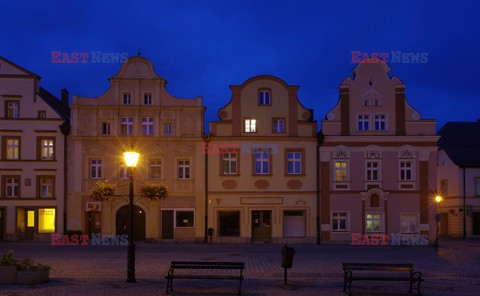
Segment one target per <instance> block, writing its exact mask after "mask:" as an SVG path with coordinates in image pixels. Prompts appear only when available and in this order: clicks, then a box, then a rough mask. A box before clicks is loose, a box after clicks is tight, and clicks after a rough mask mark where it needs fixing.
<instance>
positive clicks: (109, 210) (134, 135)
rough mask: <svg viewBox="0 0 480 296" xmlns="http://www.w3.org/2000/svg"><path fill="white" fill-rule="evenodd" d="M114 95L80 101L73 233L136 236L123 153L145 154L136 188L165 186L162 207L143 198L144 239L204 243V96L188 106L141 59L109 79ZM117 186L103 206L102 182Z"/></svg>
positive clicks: (75, 108)
mask: <svg viewBox="0 0 480 296" xmlns="http://www.w3.org/2000/svg"><path fill="white" fill-rule="evenodd" d="M109 81H110V84H111V85H110V88H109V89H108V90H107V91H106V92H105V93H104V94H102V95H100V96H99V97H96V98H86V97H80V96H74V97H73V104H72V106H71V113H72V133H71V137H70V141H71V145H70V146H69V147H71V150H69V158H68V164H69V168H70V174H71V183H70V185H71V186H70V187H69V193H68V194H69V205H68V213H69V216H68V222H69V223H68V227H69V229H70V230H77V231H81V232H83V233H86V234H89V235H90V234H91V233H102V234H107V235H112V234H113V235H115V234H120V235H121V234H127V233H128V227H129V226H128V199H127V198H126V196H127V195H128V178H129V173H128V170H127V168H126V167H125V165H124V160H123V155H122V153H123V152H124V151H125V150H128V149H130V148H131V147H134V149H135V150H136V151H137V152H139V153H140V158H139V163H138V166H137V168H136V169H135V173H134V179H135V187H136V188H137V189H138V186H141V184H143V183H155V184H164V185H166V186H167V187H168V191H169V197H168V198H166V199H164V200H160V201H150V200H148V199H142V198H140V197H139V196H138V194H136V196H135V212H134V227H135V228H134V233H135V237H134V239H136V240H145V239H147V240H148V239H153V240H158V239H163V240H177V241H178V240H180V241H181V240H190V241H192V240H196V239H202V238H203V232H202V230H203V229H204V227H203V221H204V220H203V218H201V217H203V211H202V206H203V203H202V201H203V198H202V197H203V190H202V188H203V185H204V181H203V178H204V176H203V170H202V168H203V167H204V164H203V163H202V161H203V156H202V155H201V143H202V139H203V138H202V134H203V113H204V110H205V108H204V107H203V106H202V99H201V98H200V97H197V98H194V99H183V98H182V99H181V98H175V97H173V96H171V95H170V94H169V93H168V92H167V91H166V89H165V85H166V83H167V82H166V80H165V79H163V78H161V77H160V76H158V75H157V74H156V72H155V70H154V68H153V66H152V63H151V62H150V61H149V60H147V59H146V58H144V57H140V56H134V57H130V58H128V60H127V61H126V62H125V63H123V64H122V65H121V69H120V70H119V72H118V73H117V74H116V75H114V76H113V77H111V78H109ZM100 180H108V181H109V182H110V183H111V184H114V185H116V192H115V195H116V196H115V197H114V198H113V200H112V201H103V202H99V201H95V200H93V199H92V198H91V197H90V195H91V193H92V191H93V188H94V186H95V184H96V182H98V181H100Z"/></svg>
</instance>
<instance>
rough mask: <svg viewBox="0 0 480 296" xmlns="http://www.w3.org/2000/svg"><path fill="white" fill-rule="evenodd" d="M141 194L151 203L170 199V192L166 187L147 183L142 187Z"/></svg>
mask: <svg viewBox="0 0 480 296" xmlns="http://www.w3.org/2000/svg"><path fill="white" fill-rule="evenodd" d="M140 194H141V195H142V196H143V197H145V198H148V199H149V200H151V201H157V200H160V199H164V198H166V197H168V190H167V187H166V186H164V185H160V184H152V183H145V184H143V185H142V186H141V187H140Z"/></svg>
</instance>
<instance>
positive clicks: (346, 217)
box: [331, 210, 350, 232]
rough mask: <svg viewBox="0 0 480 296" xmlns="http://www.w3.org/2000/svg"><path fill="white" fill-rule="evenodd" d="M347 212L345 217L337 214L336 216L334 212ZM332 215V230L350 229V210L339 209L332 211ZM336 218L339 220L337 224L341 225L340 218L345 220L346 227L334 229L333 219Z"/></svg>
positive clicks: (343, 230) (342, 230)
mask: <svg viewBox="0 0 480 296" xmlns="http://www.w3.org/2000/svg"><path fill="white" fill-rule="evenodd" d="M341 213H342V214H343V213H344V214H346V216H345V217H340V216H337V217H335V215H334V214H341ZM331 217H332V222H331V223H332V232H349V231H350V211H344V210H338V211H332V212H331ZM334 220H337V226H340V220H345V229H340V228H339V229H334V228H333V225H334V223H333V221H334Z"/></svg>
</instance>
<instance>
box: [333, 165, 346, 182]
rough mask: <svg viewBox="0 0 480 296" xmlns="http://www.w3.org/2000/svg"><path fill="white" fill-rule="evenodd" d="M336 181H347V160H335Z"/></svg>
mask: <svg viewBox="0 0 480 296" xmlns="http://www.w3.org/2000/svg"><path fill="white" fill-rule="evenodd" d="M335 181H347V162H346V161H335Z"/></svg>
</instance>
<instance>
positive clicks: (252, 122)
mask: <svg viewBox="0 0 480 296" xmlns="http://www.w3.org/2000/svg"><path fill="white" fill-rule="evenodd" d="M244 129H245V130H244V131H245V133H256V132H257V119H255V118H245V120H244Z"/></svg>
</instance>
